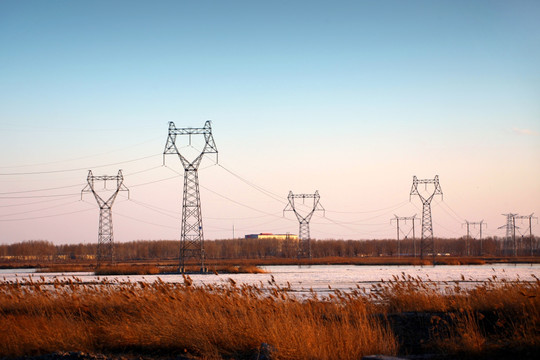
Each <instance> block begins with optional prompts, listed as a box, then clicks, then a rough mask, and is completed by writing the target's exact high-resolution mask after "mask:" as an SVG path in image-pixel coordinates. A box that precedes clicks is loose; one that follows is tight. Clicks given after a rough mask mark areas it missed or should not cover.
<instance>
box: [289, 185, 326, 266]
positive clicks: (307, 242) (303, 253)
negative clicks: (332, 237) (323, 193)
mask: <svg viewBox="0 0 540 360" xmlns="http://www.w3.org/2000/svg"><path fill="white" fill-rule="evenodd" d="M320 198H321V197H320V195H319V192H318V191H315V193H314V194H293V192H292V191H289V196H288V197H287V199H288V200H289V203H288V204H287V206H285V209H283V213H284V214H285V211H292V212H294V214H295V215H296V218H297V219H298V223H299V226H300V228H299V231H298V239H299V241H298V258H301V257H308V258H310V259H311V236H310V234H309V222H310V220H311V217H312V216H313V213H314V212H315V211H323V213H324V208H323V207H322V205H321V204H320V203H319V200H320ZM295 199H302V202H303V203H305V200H306V199H312V200H313V206H312V208H311V210H310V211H309V212H308V213H307V215H301V214H300V213H299V212H298V210H297V209H296V206H295Z"/></svg>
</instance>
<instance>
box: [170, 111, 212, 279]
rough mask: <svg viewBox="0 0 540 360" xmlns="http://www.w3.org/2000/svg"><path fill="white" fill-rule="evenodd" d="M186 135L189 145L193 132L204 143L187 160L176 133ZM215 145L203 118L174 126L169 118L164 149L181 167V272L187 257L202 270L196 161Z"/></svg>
mask: <svg viewBox="0 0 540 360" xmlns="http://www.w3.org/2000/svg"><path fill="white" fill-rule="evenodd" d="M179 135H187V136H188V137H189V144H190V145H191V137H192V135H203V136H204V140H205V144H204V147H203V149H202V151H200V153H199V155H198V156H196V157H195V159H194V160H188V159H187V158H186V157H185V156H184V155H183V154H181V153H180V150H179V148H178V146H177V144H176V140H177V136H179ZM217 153H218V150H217V147H216V144H215V142H214V137H213V136H212V125H211V122H210V121H206V122H205V124H204V127H202V128H177V127H176V126H175V125H174V123H173V122H172V121H171V122H169V135H168V137H167V144H166V145H165V151H164V152H163V157H164V158H163V161H164V162H165V155H168V154H175V155H178V157H179V159H180V162H181V163H182V166H183V168H184V193H183V197H182V224H181V229H180V254H179V262H180V264H179V267H180V269H179V270H180V271H181V272H182V273H184V272H185V270H186V260H188V259H190V258H193V259H195V260H196V261H197V260H198V262H199V263H200V268H201V271H204V270H205V264H204V260H205V254H204V232H203V222H202V213H201V196H200V192H199V173H198V169H199V165H200V164H201V161H202V159H203V157H204V155H206V154H216V161H217Z"/></svg>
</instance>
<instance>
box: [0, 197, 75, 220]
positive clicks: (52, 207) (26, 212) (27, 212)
mask: <svg viewBox="0 0 540 360" xmlns="http://www.w3.org/2000/svg"><path fill="white" fill-rule="evenodd" d="M76 202H78V201H70V202H68V203H63V204H56V205H53V206H49V207H46V208H41V209H35V210H28V211H22V212H18V213H10V214H7V215H0V216H1V217H6V216H15V215H24V214H30V213H33V212H38V211H44V210H50V209H55V208H58V207H61V206H66V205H69V204H74V203H76Z"/></svg>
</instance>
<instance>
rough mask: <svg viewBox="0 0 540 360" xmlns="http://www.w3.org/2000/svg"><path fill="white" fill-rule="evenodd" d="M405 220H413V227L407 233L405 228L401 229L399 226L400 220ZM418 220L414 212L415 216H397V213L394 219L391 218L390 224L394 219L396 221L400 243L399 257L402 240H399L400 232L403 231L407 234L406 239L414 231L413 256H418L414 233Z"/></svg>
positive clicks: (398, 243)
mask: <svg viewBox="0 0 540 360" xmlns="http://www.w3.org/2000/svg"><path fill="white" fill-rule="evenodd" d="M400 220H401V221H404V222H405V224H406V223H407V220H410V221H411V222H412V228H411V229H409V231H408V232H407V233H405V232H404V231H403V230H401V229H400V227H399V221H400ZM415 220H416V214H414V215H413V216H397V215H396V214H394V218H393V219H390V224H391V223H392V221H395V222H396V228H397V229H396V231H397V245H398V257H401V241H400V240H399V235H400V232H401V233H403V235H405V237H404V239H403V240H405V239H407V237H408V236H409V234H410V233H411V231H412V236H413V237H412V238H413V256H414V257H416V238H415V234H414V221H415Z"/></svg>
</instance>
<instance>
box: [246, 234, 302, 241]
mask: <svg viewBox="0 0 540 360" xmlns="http://www.w3.org/2000/svg"><path fill="white" fill-rule="evenodd" d="M245 238H246V239H276V240H298V235H293V234H272V233H260V234H248V235H246V236H245Z"/></svg>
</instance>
